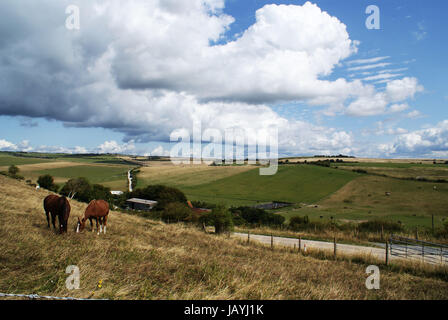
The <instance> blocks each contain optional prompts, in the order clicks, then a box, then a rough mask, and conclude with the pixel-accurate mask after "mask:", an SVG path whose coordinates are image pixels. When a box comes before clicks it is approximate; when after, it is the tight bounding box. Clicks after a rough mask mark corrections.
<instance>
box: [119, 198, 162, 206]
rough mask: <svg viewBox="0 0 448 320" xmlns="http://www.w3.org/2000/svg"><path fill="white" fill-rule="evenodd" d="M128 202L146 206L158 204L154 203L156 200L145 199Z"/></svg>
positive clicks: (134, 199)
mask: <svg viewBox="0 0 448 320" xmlns="http://www.w3.org/2000/svg"><path fill="white" fill-rule="evenodd" d="M126 202H133V203H140V204H146V205H154V204H157V201H154V200H145V199H137V198H132V199H128V200H126Z"/></svg>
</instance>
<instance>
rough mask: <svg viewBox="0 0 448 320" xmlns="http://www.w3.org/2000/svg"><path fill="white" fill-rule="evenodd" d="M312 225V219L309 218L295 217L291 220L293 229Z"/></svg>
mask: <svg viewBox="0 0 448 320" xmlns="http://www.w3.org/2000/svg"><path fill="white" fill-rule="evenodd" d="M309 223H310V219H309V218H308V216H304V217H303V218H302V217H300V216H295V217H292V218H291V219H289V226H290V227H291V228H293V229H296V228H297V227H300V226H301V225H306V224H309Z"/></svg>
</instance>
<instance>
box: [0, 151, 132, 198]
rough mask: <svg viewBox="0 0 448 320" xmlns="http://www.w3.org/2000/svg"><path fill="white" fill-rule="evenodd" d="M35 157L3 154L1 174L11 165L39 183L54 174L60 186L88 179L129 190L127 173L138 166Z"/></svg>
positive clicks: (108, 159) (0, 155)
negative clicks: (46, 176) (67, 182)
mask: <svg viewBox="0 0 448 320" xmlns="http://www.w3.org/2000/svg"><path fill="white" fill-rule="evenodd" d="M32 155H33V154H23V155H21V156H14V155H12V154H8V153H0V171H7V170H8V166H9V165H12V164H14V165H16V166H18V167H19V169H20V172H19V174H20V175H22V176H24V177H25V179H30V180H32V181H33V182H36V181H37V179H38V177H39V176H40V175H44V174H50V175H51V176H53V178H54V180H55V182H56V183H59V184H62V183H65V182H66V181H67V180H69V179H71V178H78V177H85V178H87V179H88V180H89V181H90V182H91V183H99V184H103V185H105V186H107V187H110V188H112V189H116V190H126V189H127V171H128V170H129V169H131V168H133V167H135V165H130V164H129V163H126V162H125V161H123V160H121V159H119V158H116V157H113V156H109V155H98V156H83V155H61V154H59V155H58V154H56V155H51V154H50V155H46V154H40V156H41V157H47V158H39V157H37V156H36V157H33V156H32Z"/></svg>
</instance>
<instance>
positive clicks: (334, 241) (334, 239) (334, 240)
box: [333, 237, 336, 258]
mask: <svg viewBox="0 0 448 320" xmlns="http://www.w3.org/2000/svg"><path fill="white" fill-rule="evenodd" d="M333 243H334V257H335V258H336V237H334V238H333Z"/></svg>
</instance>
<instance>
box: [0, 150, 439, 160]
mask: <svg viewBox="0 0 448 320" xmlns="http://www.w3.org/2000/svg"><path fill="white" fill-rule="evenodd" d="M0 153H10V154H15V153H25V154H51V155H70V156H79V157H83V156H97V155H109V156H127V157H145V158H151V157H154V158H161V159H170V158H171V157H170V156H158V155H151V156H144V155H140V154H124V153H94V152H92V153H63V152H35V151H28V152H27V151H0ZM172 158H174V159H188V157H172ZM313 158H315V159H318V158H334V159H337V158H341V159H373V160H426V161H432V160H439V161H448V157H447V158H375V157H357V156H351V155H342V156H341V155H295V156H287V157H279V158H278V160H286V159H313ZM189 159H191V160H193V159H196V160H201V159H199V158H194V157H190V158H189ZM225 159H231V158H206V159H202V160H203V161H207V160H209V161H211V160H225ZM264 159H269V158H260V159H257V160H264ZM234 160H235V161H236V159H234ZM244 160H245V161H247V160H248V159H247V158H245V159H244Z"/></svg>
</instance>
